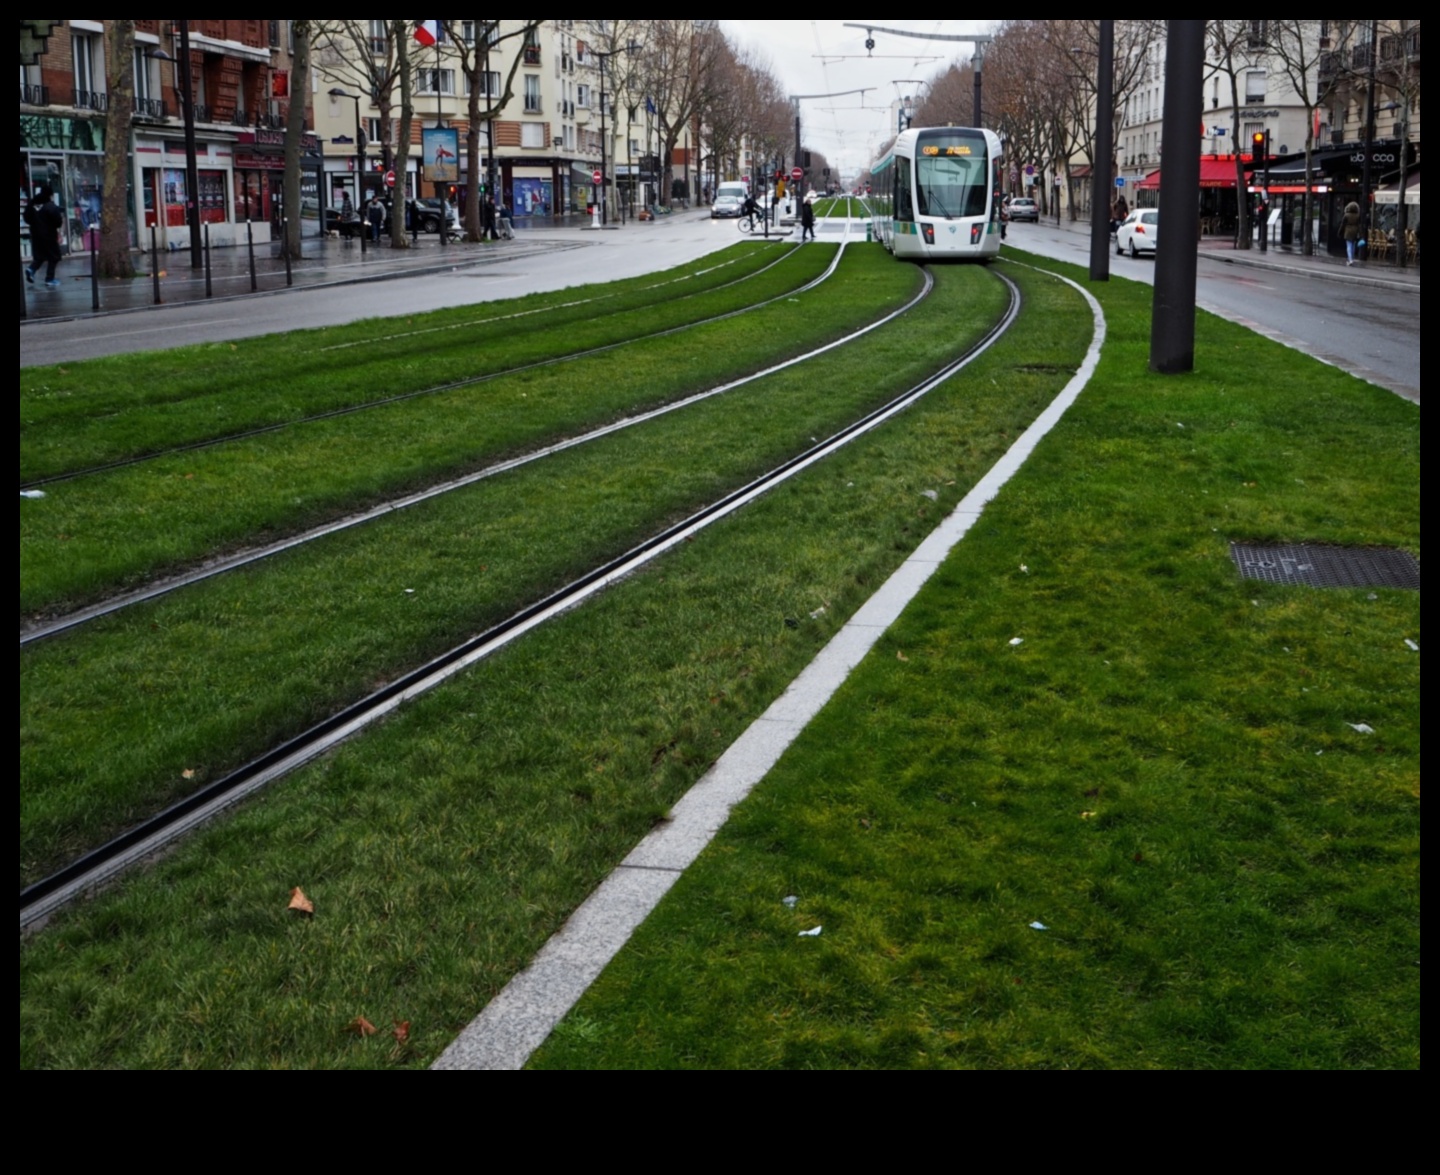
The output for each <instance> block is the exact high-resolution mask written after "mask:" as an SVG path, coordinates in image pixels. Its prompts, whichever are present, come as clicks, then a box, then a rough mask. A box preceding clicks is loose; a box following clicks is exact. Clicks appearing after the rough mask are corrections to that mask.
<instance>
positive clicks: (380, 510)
mask: <svg viewBox="0 0 1440 1175" xmlns="http://www.w3.org/2000/svg"><path fill="white" fill-rule="evenodd" d="M842 248H843V246H842ZM839 261H840V256H839V252H838V251H837V254H836V257H835V259H834V261H833V262H832V263H831V265H830V267H829V268H827V270H826V272H825V274H823V275H822V276H821V278H817V279H816V280H815V281H814V282H812V283H810V285H809V286H807V287H805V288H807V289H808V288H812V287H813V286H814V285H817V284H819V282H820V281H821V280H823V278H824V277H827V276H829V274H831V273H832V272H833V271H834V269H835V268H836V266H838V265H839ZM933 289H934V278H933V277H932V276H931V275H930V273H929V272H928V271H926V272H925V275H924V283H923V284H922V286H921V288H920V290H919V292H918V293H917V294H916V295H915V297H913V298H911V299H910V300H909V301H908V302H906V303H905V304H904V305H903V306H900V307H898V308H897V309H895V310H892V311H890V312H889V313H888V314H885V315H883V316H882V317H880V318H877V319H876V320H875V321H873V322H870V323H867V324H866V325H865V326H863V327H860V328H859V329H858V330H855V331H851V332H850V333H849V334H847V335H845V336H843V337H842V338H839V339H833V340H831V341H830V342H828V343H826V344H824V345H822V346H820V347H815V348H812V349H811V350H809V351H807V352H805V353H804V354H802V355H796V356H793V357H792V358H790V359H785V360H782V361H781V362H779V363H775V364H771V365H770V366H768V367H766V368H764V369H763V370H760V371H756V372H752V373H751V374H749V375H745V376H741V377H740V378H738V379H733V380H729V381H727V382H725V383H722V384H718V385H716V386H715V387H713V388H706V389H705V390H703V391H700V392H696V393H694V394H692V395H689V396H685V397H683V398H681V399H679V400H673V401H671V402H670V403H668V404H662V405H660V406H659V407H657V408H653V409H651V410H649V411H648V412H640V413H636V414H635V415H633V416H625V417H622V418H621V419H619V420H616V421H612V422H611V423H609V424H606V425H602V426H600V427H599V428H595V429H591V430H589V431H587V432H584V433H581V434H579V435H577V436H573V437H567V438H565V439H564V440H562V441H558V442H556V443H554V444H550V445H544V446H541V447H540V448H538V449H534V450H531V451H530V452H528V453H523V454H520V455H519V456H516V457H512V458H510V459H508V460H505V461H497V462H495V463H494V464H491V465H487V466H485V467H484V468H482V469H478V470H475V471H474V472H473V473H469V474H466V475H465V476H464V477H459V478H453V479H451V480H449V481H445V482H442V483H440V484H438V485H434V486H429V487H427V488H425V489H423V490H419V491H417V492H415V493H411V494H406V495H404V496H402V497H399V498H395V499H392V500H391V501H388V502H382V503H380V504H378V505H376V506H373V507H371V508H370V509H368V510H364V511H361V512H360V513H357V514H352V515H350V516H348V517H345V518H340V519H336V520H334V521H332V522H327V523H324V524H322V525H320V526H316V527H312V528H310V529H309V530H306V531H303V532H301V533H300V534H296V535H290V536H288V537H287V538H284V539H279V540H277V541H275V542H274V543H269V544H266V545H265V546H263V547H257V548H252V549H250V550H247V551H241V552H238V553H236V554H234V555H230V556H226V557H223V558H220V559H215V560H211V561H209V562H207V563H206V564H205V565H204V566H203V567H200V568H197V569H195V570H194V571H191V572H188V573H185V574H183V575H178V576H172V577H169V578H166V579H164V580H160V581H157V582H155V583H152V584H149V585H147V586H146V587H144V588H141V589H139V590H137V591H134V592H127V593H125V594H123V595H120V596H115V597H113V598H111V599H109V600H105V601H102V602H100V603H98V604H95V605H92V606H90V607H88V608H82V609H78V610H76V611H75V612H72V613H69V614H68V615H65V616H62V617H58V618H56V619H54V620H51V621H46V622H43V623H39V624H30V625H27V626H24V627H22V631H21V633H20V647H21V648H24V647H26V646H27V645H31V644H34V643H36V642H38V641H42V640H45V639H47V638H49V637H55V636H59V635H60V634H61V633H64V632H69V631H71V630H73V629H76V628H79V627H81V626H82V625H84V624H87V623H89V622H91V621H94V620H98V619H100V618H101V617H103V616H110V615H114V614H115V613H117V612H121V611H123V610H125V609H126V608H130V607H133V606H135V605H137V604H141V603H144V602H146V601H149V600H155V599H158V598H160V597H162V596H166V595H169V594H170V593H171V592H174V591H178V590H179V589H181V588H184V587H189V586H190V585H192V584H196V583H201V582H203V581H205V580H207V579H212V578H214V577H216V576H219V575H224V574H226V573H227V572H231V571H236V570H239V569H240V568H242V567H248V566H250V565H252V564H255V563H259V562H261V561H262V560H265V559H269V558H272V557H274V556H276V555H279V554H282V553H284V552H285V551H289V550H293V549H294V548H297V547H301V546H304V545H305V544H307V543H311V542H314V541H316V540H318V539H322V538H325V537H326V536H328V535H332V534H338V533H340V532H341V531H345V530H350V529H352V528H354V527H357V526H362V525H364V524H365V523H367V522H373V521H374V520H376V519H378V518H383V517H386V516H388V515H390V514H394V513H396V512H397V511H400V510H406V509H409V508H410V507H413V506H418V505H420V504H421V503H423V502H428V501H430V500H431V499H433V498H438V497H440V496H442V495H444V494H448V493H452V492H454V491H455V490H460V489H464V488H465V487H467V486H471V485H474V484H475V483H477V482H480V481H484V480H486V479H487V478H491V477H495V476H497V475H499V474H502V473H508V472H511V471H512V470H515V469H519V468H522V467H523V466H526V465H530V464H533V463H534V462H536V461H540V460H543V459H544V458H546V457H552V456H554V455H555V454H557V453H562V452H564V451H566V450H567V449H574V448H578V447H579V446H581V445H585V444H589V443H590V442H592V441H597V440H600V439H601V438H603V437H608V436H611V435H613V434H615V433H617V432H622V431H624V430H626V429H629V428H633V427H635V426H637V425H640V424H645V423H648V422H649V421H652V420H656V419H658V418H659V417H662V416H665V415H668V414H670V413H672V412H676V411H679V410H681V409H684V408H689V407H692V406H693V405H695V404H699V403H702V402H703V401H705V400H709V399H711V398H713V397H715V396H719V395H723V394H725V393H727V392H733V391H736V390H737V389H739V388H743V387H745V386H747V385H749V384H752V383H755V382H756V381H758V380H761V379H765V378H768V377H769V376H772V375H775V374H777V373H779V372H781V371H785V370H787V369H789V368H792V367H796V366H798V365H800V364H802V363H805V362H808V361H809V360H812V359H816V358H818V357H819V356H821V355H824V354H827V353H828V352H830V351H834V350H836V349H838V348H840V347H843V346H846V345H848V344H850V343H853V342H855V341H856V340H858V339H861V338H863V337H864V336H865V335H867V334H869V333H870V332H871V331H874V330H876V329H878V328H880V327H882V326H884V325H885V324H886V323H889V322H892V321H894V320H895V319H896V318H899V317H900V316H901V315H903V314H905V313H907V312H909V311H910V310H912V309H914V308H915V307H916V306H918V305H919V304H920V303H921V302H922V301H924V300H925V299H926V298H927V297H929V295H930V293H931V291H932V290H933ZM782 296H785V295H782ZM722 317H729V316H728V315H727V316H722Z"/></svg>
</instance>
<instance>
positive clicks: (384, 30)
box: [370, 20, 390, 57]
mask: <svg viewBox="0 0 1440 1175" xmlns="http://www.w3.org/2000/svg"><path fill="white" fill-rule="evenodd" d="M389 45H390V28H389V26H388V25H387V24H386V22H385V21H383V20H372V21H371V22H370V52H371V53H372V54H373V55H374V56H376V57H384V56H385V52H386V50H387V49H388V48H389Z"/></svg>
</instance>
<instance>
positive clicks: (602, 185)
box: [596, 53, 609, 225]
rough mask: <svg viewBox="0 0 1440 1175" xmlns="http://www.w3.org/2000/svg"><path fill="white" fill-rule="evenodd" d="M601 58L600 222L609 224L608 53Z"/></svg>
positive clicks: (599, 55)
mask: <svg viewBox="0 0 1440 1175" xmlns="http://www.w3.org/2000/svg"><path fill="white" fill-rule="evenodd" d="M596 56H598V57H599V58H600V193H599V199H600V223H601V224H602V225H603V224H607V223H608V221H607V220H606V216H605V214H606V212H607V211H608V209H607V208H606V206H605V181H606V180H607V179H608V178H609V177H608V176H607V175H606V174H605V58H606V57H607V56H608V54H606V53H599V54H596Z"/></svg>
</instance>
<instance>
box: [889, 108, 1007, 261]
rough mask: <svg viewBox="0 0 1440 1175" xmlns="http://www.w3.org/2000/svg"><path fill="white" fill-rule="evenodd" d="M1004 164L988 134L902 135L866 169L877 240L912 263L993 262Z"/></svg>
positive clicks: (957, 130) (966, 130) (936, 131)
mask: <svg viewBox="0 0 1440 1175" xmlns="http://www.w3.org/2000/svg"><path fill="white" fill-rule="evenodd" d="M1003 163H1004V161H1003V159H1002V158H1001V148H1000V137H999V136H998V135H996V134H995V133H994V132H993V131H988V130H981V129H978V128H975V127H918V128H913V129H911V130H908V131H902V132H901V133H900V135H899V136H898V137H897V138H896V139H895V142H894V143H893V144H892V145H891V147H890V149H889V150H888V151H887V152H886V154H885V155H884V156H883V157H882V158H881V159H880V160H878V161H877V162H876V163H875V165H874V166H873V167H871V169H870V174H871V181H870V183H871V198H870V205H871V215H872V221H873V224H874V228H875V234H876V236H877V237H878V238H879V239H880V240H881V241H883V242H884V243H885V247H886V248H887V249H889V250H890V252H891V253H893V254H895V256H896V257H904V258H907V259H908V260H912V261H950V260H954V261H988V260H989V259H990V258H992V257H995V256H997V255H998V254H999V252H1000V193H1001V190H1002V186H1001V177H1002V176H1003V175H1004V170H1003Z"/></svg>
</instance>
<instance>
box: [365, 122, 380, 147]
mask: <svg viewBox="0 0 1440 1175" xmlns="http://www.w3.org/2000/svg"><path fill="white" fill-rule="evenodd" d="M365 138H366V140H367V141H368V142H371V143H379V142H381V141H382V139H383V136H382V134H381V131H380V120H379V119H378V118H367V119H366V120H365Z"/></svg>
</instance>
